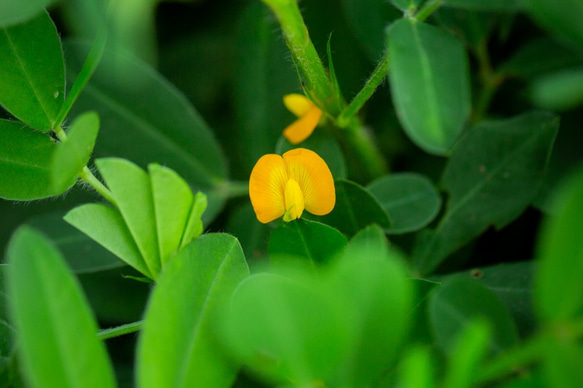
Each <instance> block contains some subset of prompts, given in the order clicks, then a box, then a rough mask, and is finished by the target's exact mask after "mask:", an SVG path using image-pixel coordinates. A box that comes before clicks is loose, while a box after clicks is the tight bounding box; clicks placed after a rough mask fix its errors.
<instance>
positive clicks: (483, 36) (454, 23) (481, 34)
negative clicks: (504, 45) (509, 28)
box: [435, 7, 500, 52]
mask: <svg viewBox="0 0 583 388" xmlns="http://www.w3.org/2000/svg"><path fill="white" fill-rule="evenodd" d="M435 18H436V19H437V21H438V22H439V26H440V27H444V28H445V29H446V30H449V31H451V32H452V33H453V34H454V35H455V36H457V37H458V38H459V39H460V40H461V41H462V42H463V43H464V44H465V45H467V46H470V47H471V48H472V49H473V51H474V52H475V50H479V49H480V45H484V44H486V41H487V39H488V37H489V35H490V34H491V33H492V32H493V30H494V27H495V26H497V25H498V24H499V23H500V22H499V19H500V14H499V13H494V12H476V11H473V10H465V9H459V8H447V7H441V8H439V9H438V10H437V12H436V13H435Z"/></svg>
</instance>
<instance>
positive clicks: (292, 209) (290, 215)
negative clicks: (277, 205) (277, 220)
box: [283, 179, 304, 222]
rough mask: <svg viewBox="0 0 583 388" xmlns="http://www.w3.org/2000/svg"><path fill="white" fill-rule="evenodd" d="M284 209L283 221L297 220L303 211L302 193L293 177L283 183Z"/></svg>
mask: <svg viewBox="0 0 583 388" xmlns="http://www.w3.org/2000/svg"><path fill="white" fill-rule="evenodd" d="M285 209H286V210H285V214H284V216H283V220H284V221H285V222H290V221H291V220H297V219H298V218H300V217H301V216H302V213H303V212H304V194H302V190H301V189H300V185H298V182H296V181H295V180H293V179H290V180H288V181H287V183H286V185H285Z"/></svg>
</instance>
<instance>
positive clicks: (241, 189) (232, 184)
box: [227, 181, 249, 198]
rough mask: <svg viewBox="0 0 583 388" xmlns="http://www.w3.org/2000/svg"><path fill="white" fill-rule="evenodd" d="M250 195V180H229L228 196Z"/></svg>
mask: <svg viewBox="0 0 583 388" xmlns="http://www.w3.org/2000/svg"><path fill="white" fill-rule="evenodd" d="M246 195H249V182H248V181H245V182H239V181H229V182H228V185H227V197H228V198H237V197H243V196H246Z"/></svg>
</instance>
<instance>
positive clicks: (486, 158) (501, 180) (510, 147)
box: [413, 111, 559, 273]
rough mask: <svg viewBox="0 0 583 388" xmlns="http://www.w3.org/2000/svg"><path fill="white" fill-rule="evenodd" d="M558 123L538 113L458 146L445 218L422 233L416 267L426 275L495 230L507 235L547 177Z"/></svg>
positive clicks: (449, 168)
mask: <svg viewBox="0 0 583 388" xmlns="http://www.w3.org/2000/svg"><path fill="white" fill-rule="evenodd" d="M558 128H559V120H558V118H557V117H556V116H555V115H553V114H551V113H548V112H541V111H534V112H529V113H525V114H523V115H520V116H517V117H514V118H511V119H507V120H500V121H491V122H482V123H479V124H477V125H475V126H474V127H473V128H472V129H471V130H470V131H469V132H468V134H467V135H466V136H465V137H464V138H463V139H462V140H461V141H460V142H459V143H458V144H457V145H456V147H455V148H454V150H453V153H452V156H451V158H450V159H449V161H448V164H447V165H446V167H445V170H444V173H443V177H442V185H443V186H444V188H445V189H446V190H447V191H448V192H449V193H450V197H449V202H448V205H447V210H446V212H445V215H444V216H443V218H442V219H441V220H440V222H439V225H438V226H437V228H436V229H435V230H433V231H427V232H424V233H421V234H420V236H419V239H418V241H417V242H416V246H415V248H414V250H413V261H414V262H415V265H416V266H417V268H418V269H419V270H420V271H421V272H423V273H429V272H431V271H432V270H434V269H435V268H436V267H437V266H438V265H439V264H440V263H441V262H442V261H443V260H444V259H445V258H446V257H447V256H448V255H450V254H451V253H453V252H455V251H456V250H457V249H459V248H461V247H462V246H463V245H465V244H466V243H467V242H469V241H470V240H471V239H472V238H474V237H476V236H478V235H479V234H480V233H482V232H483V231H484V230H486V228H488V227H489V226H490V225H494V226H495V227H496V228H497V229H501V228H502V227H504V226H505V225H507V224H508V223H510V222H511V221H512V220H514V219H515V218H516V217H518V216H519V215H520V214H521V213H522V212H523V211H524V209H526V207H527V206H528V205H529V204H530V202H531V201H532V200H533V198H534V197H535V195H536V193H537V189H538V187H539V184H540V182H541V180H542V178H543V176H544V173H545V169H546V166H547V162H548V159H549V155H550V153H551V150H552V147H553V143H554V140H555V137H556V135H557V131H558Z"/></svg>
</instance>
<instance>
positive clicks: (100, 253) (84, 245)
mask: <svg viewBox="0 0 583 388" xmlns="http://www.w3.org/2000/svg"><path fill="white" fill-rule="evenodd" d="M89 206H93V205H89ZM98 206H99V205H98ZM64 214H65V213H64V212H61V211H57V212H52V213H49V214H46V215H42V216H39V217H35V218H33V219H32V220H29V221H27V224H28V225H30V226H32V227H33V228H35V229H37V230H39V231H40V232H42V233H43V234H44V235H46V236H47V237H48V238H49V239H50V240H51V241H52V242H53V244H55V246H56V247H57V249H58V250H59V251H60V252H61V253H62V254H63V256H64V257H65V260H66V261H67V265H68V266H69V268H71V271H73V272H74V273H76V274H86V273H94V272H100V271H106V270H109V269H113V268H119V267H122V266H125V263H124V262H123V261H121V260H120V259H119V258H118V257H117V256H115V255H113V254H112V253H110V252H109V251H108V250H106V249H105V248H104V247H102V246H101V245H99V244H98V243H97V242H95V241H94V240H92V239H91V238H89V236H87V235H86V234H85V233H81V232H80V231H79V230H78V229H76V228H74V227H73V226H71V225H70V224H68V223H67V222H65V220H63V216H64ZM117 217H118V218H121V215H119V214H117ZM93 221H95V220H93ZM113 232H117V231H113ZM126 233H128V232H127V231H126ZM111 237H113V238H114V239H115V237H117V236H115V237H114V236H113V235H112V236H111Z"/></svg>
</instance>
